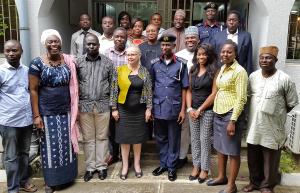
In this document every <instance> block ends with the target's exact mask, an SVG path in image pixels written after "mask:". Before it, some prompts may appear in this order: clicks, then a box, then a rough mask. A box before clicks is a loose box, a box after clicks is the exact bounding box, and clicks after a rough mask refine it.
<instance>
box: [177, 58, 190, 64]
mask: <svg viewBox="0 0 300 193" xmlns="http://www.w3.org/2000/svg"><path fill="white" fill-rule="evenodd" d="M176 59H177V60H178V61H179V62H181V63H184V64H187V62H188V61H187V60H186V59H184V58H181V57H176Z"/></svg>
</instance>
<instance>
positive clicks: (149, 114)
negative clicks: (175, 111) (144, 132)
mask: <svg viewBox="0 0 300 193" xmlns="http://www.w3.org/2000/svg"><path fill="white" fill-rule="evenodd" d="M149 120H151V110H150V109H147V110H146V112H145V121H146V123H148V121H149Z"/></svg>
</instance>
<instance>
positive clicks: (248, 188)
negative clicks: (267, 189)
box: [242, 183, 257, 192]
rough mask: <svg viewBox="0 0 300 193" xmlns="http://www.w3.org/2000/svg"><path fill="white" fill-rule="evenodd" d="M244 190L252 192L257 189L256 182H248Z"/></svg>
mask: <svg viewBox="0 0 300 193" xmlns="http://www.w3.org/2000/svg"><path fill="white" fill-rule="evenodd" d="M242 190H243V191H244V192H252V191H253V190H257V187H256V186H255V185H254V184H251V183H250V184H248V185H247V186H245V187H244V188H243V189H242Z"/></svg>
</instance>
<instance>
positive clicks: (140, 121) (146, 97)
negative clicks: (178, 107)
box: [111, 47, 152, 180]
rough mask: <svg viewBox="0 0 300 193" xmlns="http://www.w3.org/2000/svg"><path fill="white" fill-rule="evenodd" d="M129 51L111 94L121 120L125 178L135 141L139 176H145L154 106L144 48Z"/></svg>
mask: <svg viewBox="0 0 300 193" xmlns="http://www.w3.org/2000/svg"><path fill="white" fill-rule="evenodd" d="M126 54H127V61H128V63H127V64H124V65H122V66H119V67H117V69H116V70H115V73H114V75H113V81H112V82H113V84H112V94H111V107H112V116H113V118H114V119H115V121H116V122H117V123H116V142H117V143H119V144H121V154H122V163H123V164H122V171H121V174H120V178H121V179H122V180H125V179H126V178H127V174H128V159H129V150H130V145H131V144H133V153H134V170H135V176H136V177H137V178H140V177H142V176H143V172H142V169H141V165H140V159H141V148H142V143H144V142H145V141H146V140H147V139H148V136H149V134H148V129H147V125H146V122H148V121H149V119H150V117H151V109H152V83H151V78H150V75H149V72H148V70H147V69H146V68H145V67H143V66H142V65H141V64H140V57H141V51H140V49H139V48H138V47H129V48H127V49H126Z"/></svg>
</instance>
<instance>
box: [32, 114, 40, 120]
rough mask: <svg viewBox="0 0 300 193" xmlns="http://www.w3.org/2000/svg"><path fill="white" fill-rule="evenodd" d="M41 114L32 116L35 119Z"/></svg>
mask: <svg viewBox="0 0 300 193" xmlns="http://www.w3.org/2000/svg"><path fill="white" fill-rule="evenodd" d="M40 116H41V115H36V116H34V117H33V119H36V118H38V117H40Z"/></svg>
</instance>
